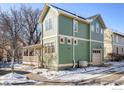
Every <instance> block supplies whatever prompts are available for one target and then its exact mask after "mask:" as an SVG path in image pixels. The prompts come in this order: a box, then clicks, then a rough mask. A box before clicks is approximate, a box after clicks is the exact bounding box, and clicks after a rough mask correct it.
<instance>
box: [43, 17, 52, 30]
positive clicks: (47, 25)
mask: <svg viewBox="0 0 124 93" xmlns="http://www.w3.org/2000/svg"><path fill="white" fill-rule="evenodd" d="M51 29H52V19H51V18H49V19H47V20H46V21H45V30H46V31H49V30H51Z"/></svg>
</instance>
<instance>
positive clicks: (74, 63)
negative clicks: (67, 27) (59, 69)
mask: <svg viewBox="0 0 124 93" xmlns="http://www.w3.org/2000/svg"><path fill="white" fill-rule="evenodd" d="M76 17H77V16H76ZM74 20H75V18H74V19H73V24H74ZM72 36H73V68H75V67H76V61H75V45H74V37H75V31H74V25H73V32H72Z"/></svg>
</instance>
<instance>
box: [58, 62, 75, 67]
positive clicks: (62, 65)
mask: <svg viewBox="0 0 124 93" xmlns="http://www.w3.org/2000/svg"><path fill="white" fill-rule="evenodd" d="M75 65H77V63H75ZM68 66H73V63H67V64H58V67H68Z"/></svg>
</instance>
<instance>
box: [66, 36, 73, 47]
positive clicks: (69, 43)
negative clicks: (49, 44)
mask: <svg viewBox="0 0 124 93" xmlns="http://www.w3.org/2000/svg"><path fill="white" fill-rule="evenodd" d="M68 40H70V42H68ZM67 44H68V45H72V38H69V37H68V38H67Z"/></svg>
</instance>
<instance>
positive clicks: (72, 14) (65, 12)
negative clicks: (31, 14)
mask: <svg viewBox="0 0 124 93" xmlns="http://www.w3.org/2000/svg"><path fill="white" fill-rule="evenodd" d="M49 8H52V9H54V10H55V11H56V12H57V13H59V14H63V15H67V16H69V17H72V18H75V19H77V20H81V21H82V22H84V23H87V24H89V23H90V22H89V19H95V18H98V19H99V20H100V22H101V24H102V27H103V28H106V26H105V23H104V21H103V19H102V17H101V15H100V14H96V15H94V16H90V17H88V18H84V17H82V16H79V15H76V14H74V13H72V12H69V11H67V10H64V9H61V8H59V7H57V6H54V5H50V4H45V6H44V8H43V10H42V12H41V16H40V17H39V22H42V21H43V18H44V16H45V13H46V12H47V11H48V9H49Z"/></svg>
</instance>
